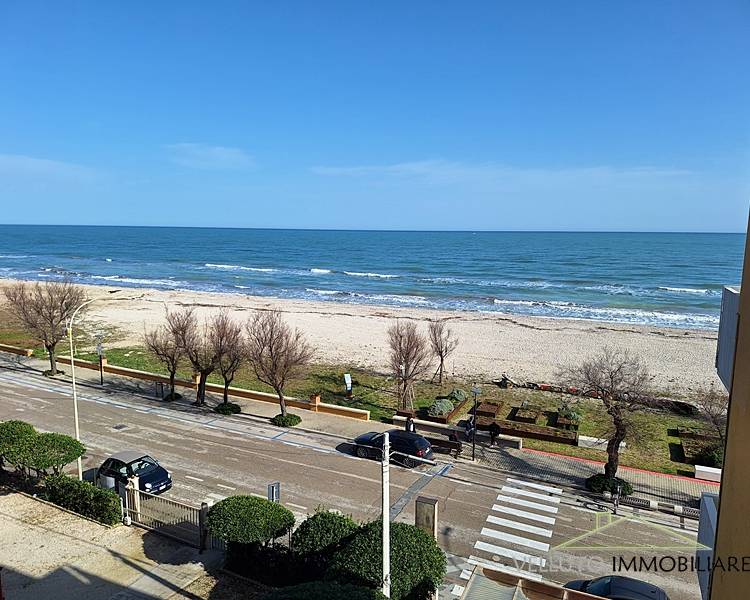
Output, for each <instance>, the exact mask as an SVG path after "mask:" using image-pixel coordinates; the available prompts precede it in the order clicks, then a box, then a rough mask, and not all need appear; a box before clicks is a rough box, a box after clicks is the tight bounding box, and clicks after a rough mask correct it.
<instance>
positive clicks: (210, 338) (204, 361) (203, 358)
mask: <svg viewBox="0 0 750 600" xmlns="http://www.w3.org/2000/svg"><path fill="white" fill-rule="evenodd" d="M167 327H168V328H169V330H170V331H171V332H172V333H173V334H174V335H175V337H176V338H177V343H178V344H179V346H180V347H181V348H182V350H183V352H184V353H185V357H186V358H187V360H188V362H189V363H190V364H191V366H192V367H193V370H194V372H195V373H197V374H198V375H199V378H198V390H197V393H196V397H195V403H196V404H197V405H198V406H201V405H203V404H205V402H206V381H207V380H208V376H209V375H211V373H213V372H214V371H215V370H216V369H217V368H218V366H219V355H218V353H217V351H216V343H215V337H214V334H213V328H212V326H211V323H210V322H207V321H204V322H203V323H200V322H199V321H198V318H197V317H196V316H195V312H194V311H193V309H192V308H186V309H183V310H181V311H175V312H170V313H167Z"/></svg>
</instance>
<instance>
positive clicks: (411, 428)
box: [405, 416, 417, 433]
mask: <svg viewBox="0 0 750 600" xmlns="http://www.w3.org/2000/svg"><path fill="white" fill-rule="evenodd" d="M405 425H406V431H408V432H410V433H416V432H417V428H416V427H415V426H414V419H413V418H412V417H411V416H408V417H406V424H405Z"/></svg>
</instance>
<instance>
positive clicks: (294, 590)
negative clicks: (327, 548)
mask: <svg viewBox="0 0 750 600" xmlns="http://www.w3.org/2000/svg"><path fill="white" fill-rule="evenodd" d="M263 600H385V596H384V595H383V593H382V592H381V591H380V590H374V589H371V588H366V587H359V586H356V585H351V584H348V583H338V582H336V581H312V582H310V583H302V584H300V585H294V586H291V587H287V588H281V589H278V590H274V591H272V592H271V593H270V594H268V595H267V596H265V597H264V598H263Z"/></svg>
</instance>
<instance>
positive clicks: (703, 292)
mask: <svg viewBox="0 0 750 600" xmlns="http://www.w3.org/2000/svg"><path fill="white" fill-rule="evenodd" d="M657 289H659V290H661V291H663V292H672V293H673V294H695V295H697V296H718V295H720V294H721V292H719V291H718V290H709V289H706V288H691V287H669V286H666V285H665V286H660V287H658V288H657Z"/></svg>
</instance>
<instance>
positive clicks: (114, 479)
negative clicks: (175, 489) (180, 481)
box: [98, 450, 172, 494]
mask: <svg viewBox="0 0 750 600" xmlns="http://www.w3.org/2000/svg"><path fill="white" fill-rule="evenodd" d="M98 476H99V482H100V484H101V485H102V486H103V487H108V488H114V490H115V491H119V490H120V489H125V486H126V485H127V483H128V478H130V477H138V487H139V489H140V490H141V491H144V492H149V493H150V494H161V493H162V492H166V491H167V490H168V489H169V488H171V487H172V476H171V475H170V474H169V471H167V470H166V469H165V468H164V467H162V466H161V465H160V464H159V463H158V462H157V461H155V460H154V459H153V458H151V457H150V456H149V455H148V454H144V453H143V452H138V451H135V450H126V451H125V452H118V453H117V454H113V455H112V456H110V457H109V458H108V459H107V460H105V461H104V462H103V463H102V466H101V467H99V473H98Z"/></svg>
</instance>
